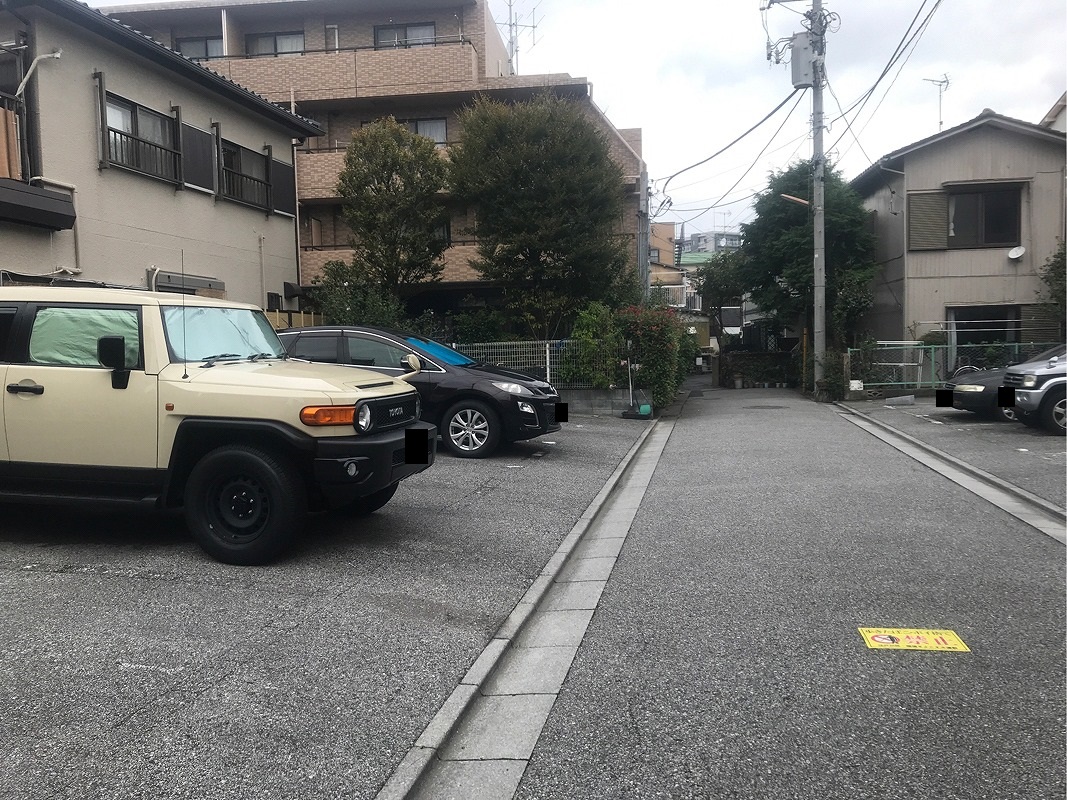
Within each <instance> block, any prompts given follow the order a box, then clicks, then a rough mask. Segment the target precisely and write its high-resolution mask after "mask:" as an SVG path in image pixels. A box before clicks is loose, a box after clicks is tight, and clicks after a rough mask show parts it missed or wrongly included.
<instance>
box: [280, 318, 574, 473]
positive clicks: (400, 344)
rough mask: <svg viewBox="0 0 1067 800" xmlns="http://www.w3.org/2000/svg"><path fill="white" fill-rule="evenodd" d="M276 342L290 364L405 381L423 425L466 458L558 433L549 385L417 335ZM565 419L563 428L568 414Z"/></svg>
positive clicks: (326, 332)
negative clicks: (412, 361)
mask: <svg viewBox="0 0 1067 800" xmlns="http://www.w3.org/2000/svg"><path fill="white" fill-rule="evenodd" d="M278 336H279V337H280V338H281V340H282V343H283V344H284V345H285V349H286V350H287V351H288V353H289V356H290V357H291V358H301V359H305V360H307V361H318V362H324V363H331V364H344V365H348V366H354V367H362V368H363V369H369V370H373V371H375V372H381V373H382V374H384V375H389V376H391V377H394V378H396V377H402V376H405V375H407V377H406V380H407V381H408V382H409V383H411V385H412V386H414V387H415V388H416V389H418V390H419V396H420V398H421V400H422V419H424V420H425V421H427V422H433V423H434V424H435V425H437V429H438V430H439V431H440V433H441V437H442V441H443V442H444V445H445V447H446V448H447V449H448V450H449V451H450V452H451V453H452V454H453V455H457V456H459V457H460V458H485V457H486V456H489V455H492V453H493V452H494V451H495V450H496V449H497V447H498V446H499V445H500V444H501V443H502V442H514V441H518V440H522V439H533V438H535V437H537V436H543V435H544V434H546V433H551V432H553V431H558V430H559V429H560V424H559V422H557V421H556V418H557V409H556V404H557V403H558V402H559V394H558V393H557V392H556V390H555V389H554V388H552V385H551V384H549V383H546V382H545V381H542V380H538V379H537V378H534V377H531V376H529V375H525V374H523V373H521V372H516V371H514V370H509V369H503V368H501V367H497V366H494V365H492V364H484V363H482V362H480V361H475V360H474V359H472V358H468V357H467V356H465V355H463V354H462V353H460V352H457V351H456V350H453V349H452V348H451V347H448V346H447V345H444V344H441V343H440V342H436V341H434V340H433V339H428V338H426V337H425V336H421V335H419V334H415V333H407V332H404V331H395V330H389V329H386V328H372V327H366V326H362V325H359V326H356V325H345V326H316V327H310V328H290V329H288V330H284V331H279V332H278ZM411 354H414V355H416V356H417V357H418V359H419V362H420V366H421V371H420V372H419V373H418V374H417V375H411V374H410V372H411V367H409V366H408V364H407V358H408V357H409V356H410V355H411ZM564 408H565V406H564ZM560 419H561V420H562V421H565V418H564V416H563V415H562V414H560Z"/></svg>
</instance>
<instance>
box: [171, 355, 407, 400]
mask: <svg viewBox="0 0 1067 800" xmlns="http://www.w3.org/2000/svg"><path fill="white" fill-rule="evenodd" d="M186 375H188V377H185V376H186ZM160 377H161V379H162V380H166V381H174V382H176V383H183V384H188V385H193V386H197V387H199V388H201V389H207V388H208V387H211V386H217V387H220V388H222V387H229V386H237V387H240V388H241V389H243V390H251V391H260V392H280V393H285V394H305V395H311V396H314V395H317V394H321V395H325V396H327V397H329V398H330V399H331V400H332V401H333V402H336V403H346V402H355V400H356V399H358V398H359V397H360V396H361V395H364V394H367V395H372V396H378V395H389V394H399V393H401V392H410V391H411V386H410V385H409V384H407V383H405V382H403V381H398V380H394V379H393V378H390V377H387V376H384V375H379V374H378V373H376V372H370V371H369V370H363V369H358V368H353V367H342V366H338V365H337V364H313V363H310V362H307V361H296V360H290V359H271V360H263V361H247V360H240V361H217V362H215V364H214V365H213V366H210V367H205V366H204V365H203V364H200V363H196V362H193V363H190V364H171V365H169V366H168V367H166V368H165V369H164V370H163V372H162V373H161V375H160ZM390 389H392V391H390Z"/></svg>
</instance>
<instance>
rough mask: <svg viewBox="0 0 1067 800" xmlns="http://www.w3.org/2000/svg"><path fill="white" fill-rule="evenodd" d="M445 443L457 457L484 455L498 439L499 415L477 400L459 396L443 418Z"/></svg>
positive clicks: (480, 456)
mask: <svg viewBox="0 0 1067 800" xmlns="http://www.w3.org/2000/svg"><path fill="white" fill-rule="evenodd" d="M442 423H443V424H442V426H441V433H442V436H443V438H444V441H445V447H447V448H448V449H449V452H451V453H452V454H453V455H456V456H459V457H460V458H485V457H487V456H489V455H492V453H493V451H494V450H496V447H497V444H498V443H499V442H500V417H498V416H497V414H496V412H495V411H493V409H491V408H489V406H487V405H486V404H485V403H483V402H481V401H479V400H460V401H459V402H458V403H456V404H455V405H454V406H452V407H451V408H450V409H448V411H446V412H445V415H444V417H443V418H442Z"/></svg>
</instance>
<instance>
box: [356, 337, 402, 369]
mask: <svg viewBox="0 0 1067 800" xmlns="http://www.w3.org/2000/svg"><path fill="white" fill-rule="evenodd" d="M345 342H346V343H347V347H348V361H349V363H350V364H355V365H356V366H360V367H386V368H387V369H403V368H404V366H403V361H404V356H406V355H407V354H408V353H410V352H411V351H410V350H405V349H403V348H401V347H399V346H397V345H395V344H390V343H389V342H386V341H383V340H382V339H364V338H363V337H361V336H348V337H346V338H345Z"/></svg>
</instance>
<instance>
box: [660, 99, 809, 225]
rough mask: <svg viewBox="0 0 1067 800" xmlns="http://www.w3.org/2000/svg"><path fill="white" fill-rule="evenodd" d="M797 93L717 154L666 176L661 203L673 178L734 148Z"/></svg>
mask: <svg viewBox="0 0 1067 800" xmlns="http://www.w3.org/2000/svg"><path fill="white" fill-rule="evenodd" d="M799 91H801V90H800V89H794V90H793V91H792V92H791V93H790V94H789V96H788V97H786V98H785V99H784V100H783V101H782V102H780V103H779V104H778V105H777V106H775V107H774V109H773V110H772V111H771V112H770V113H769V114H767V116H765V117H764V118H763V119H761V120H760V121H759V122H757V123H756V124H755V125H753V126H752V127H751V128H749V129H748V130H747V131H745V132H744V133H742V134H741V135H740V136H738V137H737V138H736V139H734V140H733V141H732V142H730V143H729V144H728V145H726V146H725V147H724V148H722V149H721V150H719V151H717V152H715V153H712V154H711V155H710V156H708V157H707V158H705V159H702V160H700V161H698V162H696V163H695V164H690V165H689V166H688V167H684V168H683V169H680V170H678V171H677V172H675V173H674V174H673V175H670V176H668V177H667V179H666V181H665V182H664V184H663V187H662V188H661V189H660V191H661V192H662V193H663V194H664V201H663V202H664V203H667V202H668V201H669V200H670V198H669V197H666V194H667V186H668V184H670V182H671V181H672V180H674V179H675V178H677V177H678V176H679V175H681V174H682V173H683V172H688V171H689V170H691V169H696V168H697V167H699V166H701V165H702V164H707V163H708V162H709V161H711V160H712V159H713V158H716V157H717V156H721V155H722V154H723V153H725V152H726V151H727V150H729V149H730V148H731V147H733V146H734V145H735V144H737V143H738V142H740V141H741V140H742V139H744V138H745V137H746V136H748V135H749V134H750V133H752V131H754V130H756V128H758V127H759V126H760V125H762V124H763V123H764V122H766V121H767V120H769V119H770V118H771V117H773V116H774V115H775V114H777V113H778V112H779V111H780V110H781V109H782V107H783V106H784V105H785V104H786V103H788V102H789V101H790V100H791V99H792V98H793V95H795V94H796V93H797V92H799ZM663 210H664V209H663V206H662V204H661V206H660V208H658V209H656V213H655V214H653V215H652V216H653V217H655V216H658V215H659V214H660V213H661V212H662V211H663Z"/></svg>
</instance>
